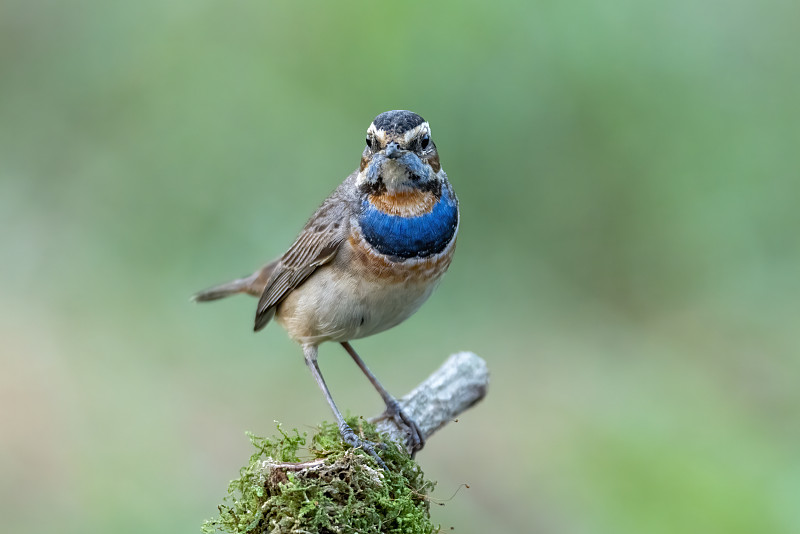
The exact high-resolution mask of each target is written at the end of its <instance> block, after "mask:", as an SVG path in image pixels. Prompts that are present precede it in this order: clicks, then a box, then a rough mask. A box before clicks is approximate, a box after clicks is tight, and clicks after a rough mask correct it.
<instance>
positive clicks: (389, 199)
mask: <svg viewBox="0 0 800 534" xmlns="http://www.w3.org/2000/svg"><path fill="white" fill-rule="evenodd" d="M437 200H438V199H437V198H436V197H435V196H434V194H433V193H431V192H429V191H419V190H416V189H414V190H410V191H395V192H394V193H383V194H381V195H370V196H369V202H370V204H372V205H373V206H375V207H376V208H377V209H379V210H380V211H382V212H383V213H387V214H389V215H399V216H401V217H417V216H419V215H425V214H426V213H430V212H431V211H432V210H433V207H434V206H435V205H436V202H437Z"/></svg>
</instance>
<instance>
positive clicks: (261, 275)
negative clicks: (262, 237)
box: [192, 260, 278, 302]
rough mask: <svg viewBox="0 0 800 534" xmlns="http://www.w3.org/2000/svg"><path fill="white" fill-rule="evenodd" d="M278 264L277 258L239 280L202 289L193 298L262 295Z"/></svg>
mask: <svg viewBox="0 0 800 534" xmlns="http://www.w3.org/2000/svg"><path fill="white" fill-rule="evenodd" d="M277 264H278V261H277V260H276V261H273V262H272V263H268V264H267V265H265V266H264V267H262V268H261V269H259V270H257V271H256V272H254V273H253V274H251V275H250V276H248V277H246V278H239V279H237V280H232V281H230V282H226V283H224V284H220V285H218V286H214V287H210V288H208V289H206V290H203V291H200V292H198V293H196V294H195V295H193V296H192V300H193V301H195V302H209V301H212V300H218V299H222V298H225V297H229V296H231V295H235V294H237V293H247V294H248V295H253V296H254V297H260V296H261V294H262V293H263V292H264V288H265V287H267V282H268V281H269V277H270V275H271V274H272V271H273V270H274V269H275V266H276V265H277Z"/></svg>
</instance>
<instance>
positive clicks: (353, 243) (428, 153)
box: [194, 111, 459, 467]
mask: <svg viewBox="0 0 800 534" xmlns="http://www.w3.org/2000/svg"><path fill="white" fill-rule="evenodd" d="M458 225H459V212H458V199H457V198H456V195H455V193H454V192H453V188H452V186H451V185H450V182H449V181H448V180H447V175H446V174H445V172H444V170H442V166H441V164H440V163H439V154H438V152H437V150H436V144H435V143H434V142H433V140H432V139H431V129H430V126H429V125H428V123H427V122H426V121H425V120H424V119H423V118H422V117H420V116H419V115H417V114H416V113H412V112H410V111H387V112H385V113H381V114H380V115H378V116H377V117H375V120H374V121H372V124H370V126H369V128H368V129H367V146H366V148H365V149H364V152H363V154H362V155H361V165H360V166H359V167H358V169H357V170H355V171H354V172H353V173H352V174H350V176H348V177H347V178H346V179H345V180H344V182H342V183H341V185H339V187H337V188H336V190H335V191H334V192H333V193H332V194H331V195H330V196H329V197H328V198H327V199H325V201H324V202H323V203H322V205H321V206H320V207H319V208H318V209H317V211H316V212H315V213H314V215H312V216H311V218H310V219H309V220H308V222H307V223H306V225H305V227H304V228H303V230H302V231H301V232H300V235H299V236H298V238H297V239H296V240H295V242H294V244H292V246H291V247H289V250H287V251H286V253H284V254H283V256H281V257H280V258H278V259H277V260H275V261H273V262H272V263H269V264H267V265H265V266H264V267H262V268H261V269H259V270H258V271H256V272H255V273H253V274H252V275H251V276H248V277H246V278H241V279H238V280H233V281H232V282H228V283H227V284H222V285H220V286H216V287H212V288H210V289H207V290H206V291H202V292H200V293H198V294H197V295H195V297H194V299H195V300H197V301H209V300H216V299H219V298H223V297H227V296H229V295H233V294H235V293H247V294H249V295H253V296H255V297H259V301H258V307H257V309H256V317H255V331H258V330H261V329H262V328H264V327H265V326H266V325H267V323H269V322H270V320H271V319H272V318H273V317H274V318H275V320H276V321H277V322H278V323H279V324H280V325H281V326H283V328H285V329H286V331H287V332H288V333H289V336H290V337H291V338H292V339H294V340H295V341H297V342H298V343H299V344H300V346H301V347H302V348H303V354H304V355H305V361H306V364H307V365H308V368H309V369H310V370H311V374H312V375H313V376H314V379H315V380H316V382H317V385H318V386H319V388H320V389H321V390H322V393H323V394H324V395H325V399H326V400H327V401H328V404H329V405H330V407H331V410H333V414H334V415H335V417H336V421H337V424H338V426H339V432H340V433H341V436H342V439H343V440H344V441H345V442H346V443H348V444H350V445H351V446H353V447H361V448H362V449H364V450H365V451H366V452H367V453H369V454H370V455H371V456H372V457H373V458H375V460H376V461H377V462H378V463H379V464H380V465H381V466H384V467H385V465H384V463H383V461H382V460H381V459H380V457H379V456H378V455H377V454H376V453H375V447H374V444H372V443H370V442H367V441H365V440H362V439H361V438H359V437H358V436H357V435H356V434H355V433H354V432H353V430H352V429H351V428H350V427H349V426H348V424H347V423H346V422H345V420H344V417H342V414H341V412H340V411H339V409H338V408H337V407H336V403H334V401H333V397H332V396H331V393H330V391H329V390H328V386H327V385H326V384H325V380H324V378H323V377H322V373H321V372H320V369H319V365H318V363H317V351H318V347H319V345H320V343H323V342H325V341H335V342H339V343H341V345H342V346H343V347H344V349H345V350H346V351H347V353H348V354H349V355H350V356H351V357H352V358H353V360H355V363H356V364H357V365H358V367H359V368H360V369H361V371H362V372H363V373H364V374H365V375H366V377H367V378H368V379H369V381H370V382H371V383H372V385H373V386H374V387H375V389H376V390H377V391H378V393H379V394H380V395H381V397H382V398H383V400H384V402H385V403H386V411H385V412H384V414H383V415H382V416H381V418H392V419H394V420H395V421H396V422H397V423H398V425H400V427H401V428H404V429H405V430H406V431H407V433H408V445H409V448H410V449H411V450H412V453H414V452H416V451H418V450H419V449H421V448H422V446H423V445H424V437H423V435H422V433H421V432H420V430H419V427H418V426H417V424H416V423H415V422H414V421H413V420H412V419H411V418H410V417H408V416H407V414H405V413H404V412H403V410H402V409H401V408H400V405H399V404H398V402H397V400H396V399H395V398H394V397H393V396H392V395H391V394H390V393H389V392H388V391H386V389H385V388H384V387H383V386H382V385H381V384H380V382H379V381H378V379H377V378H376V377H375V375H374V374H372V372H371V371H370V370H369V369H368V368H367V366H366V365H365V364H364V361H363V360H362V359H361V358H360V357H359V355H358V354H357V353H356V351H355V350H354V349H353V346H352V345H351V344H350V341H351V340H353V339H359V338H363V337H366V336H371V335H372V334H377V333H378V332H382V331H384V330H386V329H388V328H392V327H393V326H396V325H398V324H400V323H401V322H403V321H404V320H406V319H408V318H409V317H410V316H411V315H412V314H413V313H414V312H415V311H417V309H419V307H420V306H421V305H422V303H423V302H425V300H427V298H428V297H429V296H430V294H431V292H432V291H433V289H434V288H435V286H436V285H437V283H438V282H439V280H440V279H441V277H442V275H443V274H444V273H445V271H446V270H447V268H448V267H449V266H450V260H451V259H452V257H453V251H454V249H455V244H456V235H457V234H458Z"/></svg>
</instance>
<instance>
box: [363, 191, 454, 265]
mask: <svg viewBox="0 0 800 534" xmlns="http://www.w3.org/2000/svg"><path fill="white" fill-rule="evenodd" d="M358 226H359V228H360V230H361V234H362V235H363V237H364V240H365V241H366V242H367V243H368V244H369V245H370V246H371V247H372V248H374V249H375V251H377V252H379V253H380V254H384V255H386V256H391V257H393V258H397V259H400V260H403V259H410V258H426V257H429V256H434V255H436V254H439V253H441V252H442V251H443V250H445V248H447V246H448V245H449V244H450V243H451V242H452V241H453V240H454V239H455V236H456V231H457V229H458V201H457V200H456V198H455V195H454V194H453V193H452V192H451V191H450V190H449V188H446V187H443V188H442V189H441V193H440V194H439V195H437V194H435V193H433V192H431V191H422V190H413V191H408V192H395V193H391V194H389V193H383V194H381V195H370V196H368V197H367V198H365V199H364V200H362V202H361V211H360V213H359V216H358Z"/></svg>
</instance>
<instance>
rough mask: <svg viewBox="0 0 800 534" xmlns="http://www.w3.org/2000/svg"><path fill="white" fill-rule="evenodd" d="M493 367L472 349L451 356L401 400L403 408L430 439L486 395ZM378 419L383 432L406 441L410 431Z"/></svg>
mask: <svg viewBox="0 0 800 534" xmlns="http://www.w3.org/2000/svg"><path fill="white" fill-rule="evenodd" d="M488 385H489V369H488V368H487V366H486V362H485V361H484V360H483V359H482V358H480V357H479V356H477V355H475V354H473V353H472V352H459V353H457V354H453V355H452V356H450V357H449V358H448V359H447V361H445V362H444V363H443V364H442V366H441V367H439V369H437V370H436V371H434V372H433V374H431V375H430V376H429V377H428V379H427V380H425V381H424V382H423V383H421V384H420V385H419V386H417V387H416V388H414V390H413V391H412V392H411V393H409V394H408V395H406V396H405V397H403V398H402V399H400V401H399V402H400V406H401V407H402V408H403V411H404V412H405V413H406V414H407V415H408V416H409V417H411V418H412V419H414V420H415V421H416V422H417V426H418V427H419V430H420V432H421V433H422V434H423V437H424V438H425V439H426V440H427V439H428V438H429V437H430V436H431V435H432V434H433V433H434V432H436V431H437V430H439V429H440V428H442V427H443V426H444V425H446V424H447V423H449V422H450V421H452V420H453V419H455V418H456V417H458V415H459V414H460V413H462V412H464V411H465V410H467V409H469V408H470V407H471V406H473V405H474V404H475V403H476V402H478V401H480V400H481V399H482V398H483V397H484V396H485V395H486V388H487V386H488ZM376 419H377V428H378V431H379V432H387V433H388V434H389V435H390V436H391V437H392V438H393V439H394V440H395V441H397V442H400V443H404V442H405V440H406V432H405V430H403V429H402V428H400V427H399V426H398V425H397V423H396V422H395V421H393V420H391V419H380V416H379V417H378V418H376Z"/></svg>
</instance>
